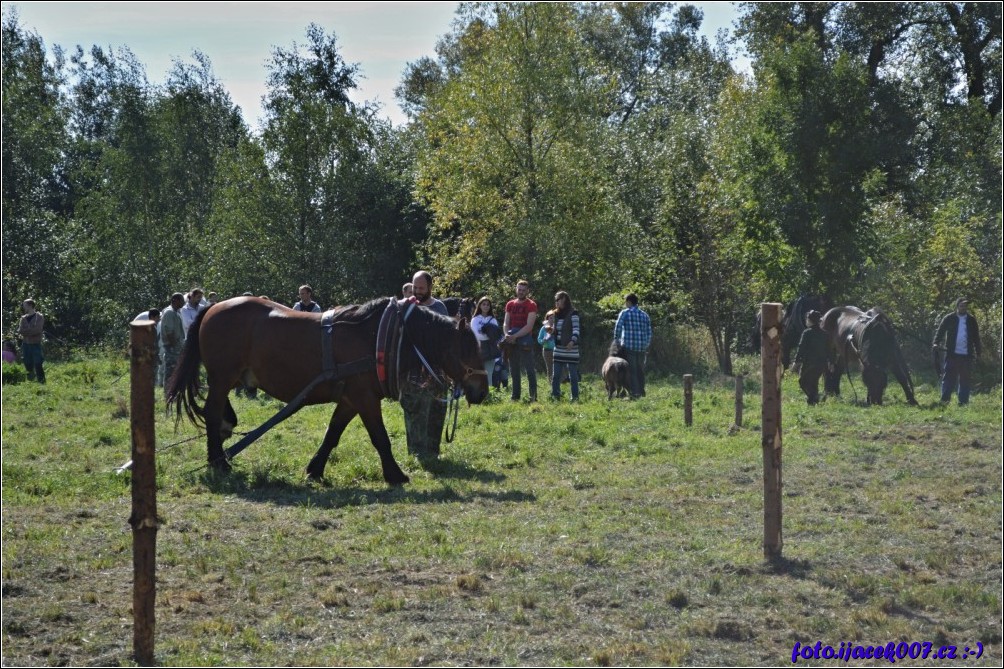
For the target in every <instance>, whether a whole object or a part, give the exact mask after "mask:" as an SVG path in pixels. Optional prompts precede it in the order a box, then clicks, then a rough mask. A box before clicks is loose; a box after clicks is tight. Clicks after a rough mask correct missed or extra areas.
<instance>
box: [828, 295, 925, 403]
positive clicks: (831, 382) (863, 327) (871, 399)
mask: <svg viewBox="0 0 1004 669" xmlns="http://www.w3.org/2000/svg"><path fill="white" fill-rule="evenodd" d="M822 327H823V331H824V332H826V334H827V335H828V337H829V343H830V355H829V357H830V358H831V363H832V364H831V366H830V370H829V371H827V374H826V392H827V393H830V394H833V395H839V394H840V375H841V374H843V373H845V372H846V370H847V363H848V362H849V361H850V360H852V359H856V360H860V361H861V367H862V370H861V380H862V381H864V384H865V386H866V387H867V388H868V403H869V404H882V395H883V393H884V392H885V387H886V384H887V382H888V376H887V374H886V370H887V369H888V370H891V371H892V373H893V375H894V376H895V377H896V380H897V381H899V384H900V385H901V386H903V393H904V394H905V395H906V401H907V402H909V403H910V404H917V400H916V398H915V397H914V394H913V382H912V381H911V380H910V370H909V369H908V368H907V366H906V360H904V359H903V353H902V351H900V349H899V344H897V343H896V333H895V330H894V328H893V325H892V321H890V320H889V317H888V316H886V315H885V314H883V313H882V312H881V311H879V310H878V309H869V310H868V311H861V310H860V309H858V308H857V307H834V308H833V309H830V310H829V311H827V312H826V315H824V316H823V321H822Z"/></svg>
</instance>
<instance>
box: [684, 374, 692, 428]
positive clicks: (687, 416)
mask: <svg viewBox="0 0 1004 669" xmlns="http://www.w3.org/2000/svg"><path fill="white" fill-rule="evenodd" d="M683 422H684V423H685V424H686V425H687V427H690V426H691V425H693V424H694V375H693V374H684V375H683Z"/></svg>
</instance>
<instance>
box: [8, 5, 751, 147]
mask: <svg viewBox="0 0 1004 669" xmlns="http://www.w3.org/2000/svg"><path fill="white" fill-rule="evenodd" d="M0 4H2V6H3V11H4V14H5V15H6V14H7V12H9V11H11V10H12V9H16V10H17V12H18V14H19V16H20V20H19V23H20V25H21V26H22V28H24V29H27V30H29V31H34V32H37V33H38V34H39V35H40V36H41V37H42V39H43V41H44V42H45V45H46V48H47V49H48V50H50V52H51V49H52V47H53V46H55V45H59V46H60V47H62V48H63V49H64V50H65V51H66V52H68V53H69V52H72V51H73V50H74V49H75V48H76V46H77V45H80V46H82V47H83V48H84V50H85V51H86V50H89V49H90V47H91V46H94V45H98V46H101V47H103V48H105V49H108V48H111V49H118V48H120V47H124V46H127V47H129V49H130V50H131V51H132V52H133V53H134V54H135V55H136V57H137V59H138V60H139V62H141V63H142V64H143V65H144V66H145V67H146V75H147V78H148V79H149V81H150V82H151V83H153V84H159V83H162V82H163V81H164V79H165V78H166V76H167V73H168V72H169V71H170V69H171V64H172V62H173V61H175V60H182V61H185V62H192V58H191V54H192V52H193V51H201V52H202V53H204V54H205V55H206V56H208V57H209V60H210V61H211V62H212V65H213V71H214V72H215V74H216V77H217V79H219V80H220V82H221V83H222V84H223V86H224V87H225V88H226V89H227V91H229V93H230V96H231V98H232V99H233V101H234V103H235V104H237V105H238V106H239V107H240V108H241V110H242V111H243V113H244V118H245V119H246V120H247V122H248V125H249V126H250V127H251V129H252V130H258V121H259V118H260V116H261V98H262V96H263V95H264V94H265V80H266V72H265V64H266V62H267V61H268V59H269V56H270V55H271V53H272V50H273V48H274V47H277V46H278V47H283V48H285V49H289V48H290V47H291V46H292V45H293V44H294V43H297V44H299V45H305V44H306V42H307V37H306V29H307V26H308V25H309V24H310V23H316V24H318V25H319V26H321V27H322V28H323V29H324V31H325V34H326V35H331V34H332V33H334V34H335V35H336V36H337V43H338V47H339V53H340V54H341V56H342V58H343V59H344V60H345V61H346V62H348V63H355V64H358V65H359V75H360V76H359V78H358V83H359V89H358V90H357V91H355V92H354V94H353V96H352V97H353V99H354V100H355V101H356V102H363V101H371V102H378V103H380V105H381V108H382V114H383V115H384V116H385V117H387V118H389V119H390V120H391V121H392V122H393V123H394V124H395V125H399V124H402V123H404V122H405V116H404V114H403V113H402V112H401V109H400V108H399V107H398V105H397V101H396V100H395V99H394V88H395V87H396V86H397V85H398V84H399V83H400V81H401V76H402V74H403V73H404V69H405V66H406V64H407V63H409V62H412V61H415V60H418V59H419V58H421V57H422V56H435V45H436V41H437V40H438V39H439V38H440V37H441V36H442V35H444V34H446V33H448V32H449V31H450V24H451V22H452V20H453V14H454V10H455V8H456V6H457V3H455V2H2V3H0ZM690 4H694V5H697V6H699V7H701V9H702V10H703V11H704V30H703V32H704V34H705V35H707V36H708V38H709V39H710V40H711V42H712V43H714V36H715V33H716V32H717V31H718V30H719V29H722V28H729V27H730V23H731V21H732V20H733V18H734V15H735V12H734V10H733V8H732V5H731V3H728V2H693V3H690Z"/></svg>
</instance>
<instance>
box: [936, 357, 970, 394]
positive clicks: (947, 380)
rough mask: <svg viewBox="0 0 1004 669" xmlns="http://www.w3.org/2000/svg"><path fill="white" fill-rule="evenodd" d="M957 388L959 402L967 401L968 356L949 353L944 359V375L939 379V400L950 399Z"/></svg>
mask: <svg viewBox="0 0 1004 669" xmlns="http://www.w3.org/2000/svg"><path fill="white" fill-rule="evenodd" d="M956 387H958V389H959V404H968V403H969V356H968V355H956V354H954V353H949V354H948V355H947V357H946V360H945V375H944V376H943V377H942V379H941V401H942V402H948V401H949V400H951V399H952V393H953V392H954V391H955V388H956Z"/></svg>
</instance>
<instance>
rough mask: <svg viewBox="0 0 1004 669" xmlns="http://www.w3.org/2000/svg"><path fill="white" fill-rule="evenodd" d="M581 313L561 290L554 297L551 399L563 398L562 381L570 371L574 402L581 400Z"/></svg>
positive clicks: (569, 377) (569, 376)
mask: <svg viewBox="0 0 1004 669" xmlns="http://www.w3.org/2000/svg"><path fill="white" fill-rule="evenodd" d="M580 336H581V330H580V328H579V312H578V311H576V310H575V309H574V308H572V298H571V297H569V296H568V293H566V292H565V291H563V290H561V291H558V294H557V295H555V296H554V372H553V376H552V377H551V398H552V399H560V398H561V379H562V377H563V376H564V375H565V370H566V369H567V370H568V380H569V381H570V382H571V385H572V401H573V402H577V401H578V400H579V338H580Z"/></svg>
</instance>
